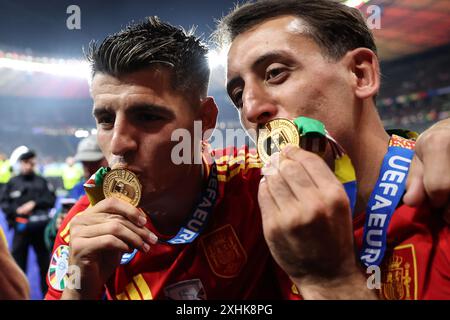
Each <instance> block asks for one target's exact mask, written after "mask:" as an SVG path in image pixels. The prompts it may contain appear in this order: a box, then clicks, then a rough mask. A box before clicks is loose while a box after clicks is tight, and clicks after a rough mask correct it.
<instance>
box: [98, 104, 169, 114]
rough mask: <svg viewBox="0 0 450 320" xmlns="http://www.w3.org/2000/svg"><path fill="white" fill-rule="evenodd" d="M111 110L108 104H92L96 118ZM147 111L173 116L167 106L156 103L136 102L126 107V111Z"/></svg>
mask: <svg viewBox="0 0 450 320" xmlns="http://www.w3.org/2000/svg"><path fill="white" fill-rule="evenodd" d="M113 111H114V110H113V109H112V108H111V107H108V106H101V107H96V106H94V109H93V111H92V115H93V116H94V117H95V118H98V117H99V116H102V115H105V114H109V113H111V112H113ZM148 111H151V112H155V113H159V114H162V115H165V116H167V117H173V116H174V113H173V111H172V110H170V109H169V108H167V107H164V106H161V105H156V104H147V103H138V104H135V105H132V106H130V107H128V108H127V110H126V113H136V112H148Z"/></svg>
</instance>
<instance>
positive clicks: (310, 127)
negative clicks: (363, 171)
mask: <svg viewBox="0 0 450 320" xmlns="http://www.w3.org/2000/svg"><path fill="white" fill-rule="evenodd" d="M293 122H294V124H295V125H296V126H297V128H298V131H299V134H300V136H301V140H300V144H301V147H302V149H304V150H307V151H311V152H314V153H316V154H319V155H320V156H323V154H324V153H325V150H326V145H327V143H328V144H329V145H330V147H331V151H332V153H333V157H334V174H335V176H336V177H337V178H338V180H339V181H340V182H341V183H342V185H343V186H344V189H345V192H346V193H347V197H348V198H349V201H350V208H351V209H352V215H354V211H355V210H354V209H355V204H356V191H357V190H356V174H355V169H354V168H353V165H352V162H351V160H350V158H349V157H348V156H347V155H346V154H345V151H344V149H343V148H342V147H341V146H340V145H339V143H337V141H336V140H335V139H334V138H333V137H331V136H330V135H329V134H328V131H327V130H326V129H325V126H324V125H323V123H322V122H320V121H318V120H315V119H311V118H307V117H298V118H297V119H295V120H294V121H293Z"/></svg>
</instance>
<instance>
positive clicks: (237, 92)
mask: <svg viewBox="0 0 450 320" xmlns="http://www.w3.org/2000/svg"><path fill="white" fill-rule="evenodd" d="M243 92H244V90H242V89H241V88H235V89H233V91H232V92H231V100H232V101H233V103H234V105H235V107H236V108H238V109H241V108H242V105H243V103H242V95H243Z"/></svg>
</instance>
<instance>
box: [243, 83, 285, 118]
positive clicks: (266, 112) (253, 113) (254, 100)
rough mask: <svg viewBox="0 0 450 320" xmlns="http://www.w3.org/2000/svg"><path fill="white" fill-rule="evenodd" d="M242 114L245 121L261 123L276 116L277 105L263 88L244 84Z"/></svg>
mask: <svg viewBox="0 0 450 320" xmlns="http://www.w3.org/2000/svg"><path fill="white" fill-rule="evenodd" d="M242 103H243V108H242V110H243V116H244V117H245V119H246V120H247V122H250V123H254V124H258V125H263V124H265V123H267V122H268V121H269V120H270V119H272V118H274V117H276V115H277V113H278V107H277V105H276V104H275V103H274V101H272V99H271V97H270V95H269V94H268V93H267V92H265V90H264V88H261V87H260V86H257V85H248V84H246V86H245V89H244V93H243V97H242Z"/></svg>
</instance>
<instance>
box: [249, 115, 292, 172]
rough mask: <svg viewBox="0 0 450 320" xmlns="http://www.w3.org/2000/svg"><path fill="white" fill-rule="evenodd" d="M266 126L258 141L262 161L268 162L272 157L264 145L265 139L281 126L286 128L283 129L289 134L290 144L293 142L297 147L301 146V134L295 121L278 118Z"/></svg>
mask: <svg viewBox="0 0 450 320" xmlns="http://www.w3.org/2000/svg"><path fill="white" fill-rule="evenodd" d="M274 124H275V126H274ZM280 124H281V125H280ZM265 127H266V128H265V130H264V131H262V132H261V133H260V135H259V137H258V141H257V149H258V155H259V158H260V159H261V161H262V162H264V163H267V162H268V161H269V159H270V156H269V155H268V154H267V152H265V149H264V146H263V143H264V141H265V140H266V139H267V137H268V136H270V135H271V134H272V132H274V131H276V130H280V128H285V129H284V130H283V131H284V132H285V133H286V134H287V138H288V140H289V141H288V144H292V145H295V146H297V147H298V146H300V134H299V132H298V128H297V126H296V125H295V123H294V122H293V121H291V120H289V119H287V118H276V119H273V120H270V121H269V122H267V123H266V125H265ZM281 130H282V129H281Z"/></svg>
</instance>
